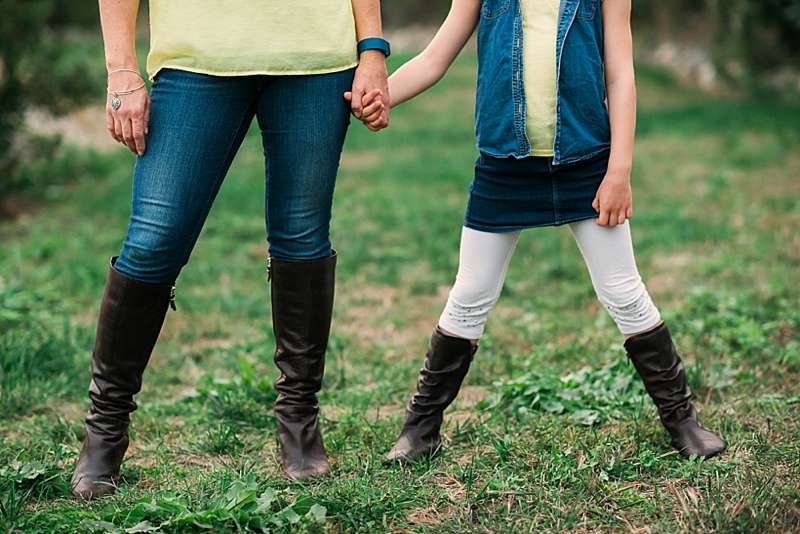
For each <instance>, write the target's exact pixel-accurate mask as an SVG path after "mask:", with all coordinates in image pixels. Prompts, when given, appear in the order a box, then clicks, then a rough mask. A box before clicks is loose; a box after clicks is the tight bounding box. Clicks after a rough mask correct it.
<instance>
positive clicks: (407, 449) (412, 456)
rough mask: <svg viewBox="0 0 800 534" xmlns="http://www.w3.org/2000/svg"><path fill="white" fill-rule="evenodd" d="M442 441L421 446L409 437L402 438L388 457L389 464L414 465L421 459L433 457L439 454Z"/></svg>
mask: <svg viewBox="0 0 800 534" xmlns="http://www.w3.org/2000/svg"><path fill="white" fill-rule="evenodd" d="M440 448H441V440H436V441H435V442H434V443H431V444H419V443H414V441H413V440H412V439H411V438H409V437H408V436H400V438H399V439H398V440H397V443H395V444H394V447H392V450H390V451H389V453H388V454H387V455H386V462H387V463H413V462H416V461H417V460H420V459H421V458H425V457H431V456H433V455H435V454H436V453H437V452H439V449H440Z"/></svg>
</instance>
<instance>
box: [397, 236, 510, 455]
mask: <svg viewBox="0 0 800 534" xmlns="http://www.w3.org/2000/svg"><path fill="white" fill-rule="evenodd" d="M519 235H520V233H519V232H511V233H502V234H498V233H489V232H479V231H477V230H472V229H470V228H464V229H463V230H462V233H461V252H460V256H459V265H458V275H457V276H456V283H455V285H454V286H453V289H452V290H451V291H450V296H449V298H448V300H447V305H446V306H445V309H444V311H443V312H442V315H441V317H440V318H439V326H438V327H437V328H436V329H435V330H434V332H433V335H432V336H431V341H430V345H429V346H428V352H427V354H426V356H425V364H424V366H423V368H422V370H421V371H420V375H419V379H418V381H417V392H416V394H415V395H414V396H413V397H412V399H411V401H410V402H409V403H408V406H407V407H406V421H405V424H404V425H403V430H402V431H401V433H400V437H399V438H398V439H397V443H395V445H394V447H392V450H391V451H389V454H388V456H387V458H388V459H389V460H390V461H400V462H408V461H414V460H417V459H419V458H421V457H424V456H428V455H431V454H433V453H435V452H436V451H437V450H438V449H439V447H440V445H441V436H440V433H439V429H440V427H441V425H442V419H443V414H444V411H445V409H447V407H448V406H449V405H450V404H451V403H452V402H453V400H455V398H456V395H458V391H459V389H460V388H461V383H462V382H463V381H464V377H465V376H466V375H467V372H468V371H469V366H470V363H472V358H473V356H474V355H475V351H476V350H477V340H478V339H480V337H481V335H483V330H484V328H485V326H486V320H487V319H488V317H489V312H490V311H491V309H492V308H493V307H494V305H495V303H496V302H497V298H498V297H499V296H500V291H501V290H502V288H503V282H504V280H505V277H506V271H507V270H508V264H509V262H510V261H511V256H512V255H513V254H514V249H515V247H516V245H517V241H518V240H519Z"/></svg>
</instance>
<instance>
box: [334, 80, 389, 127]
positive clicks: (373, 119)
mask: <svg viewBox="0 0 800 534" xmlns="http://www.w3.org/2000/svg"><path fill="white" fill-rule="evenodd" d="M344 99H345V100H347V101H348V102H352V100H353V93H352V92H350V91H347V92H346V93H345V94H344ZM383 100H384V97H383V94H382V93H381V91H380V89H373V90H372V91H370V92H369V93H367V94H366V95H364V97H363V98H362V99H361V109H360V111H359V113H353V115H355V116H356V118H357V119H359V120H360V121H361V122H363V123H364V125H365V126H366V127H367V128H369V129H370V130H372V131H373V132H377V131H379V130H382V129H384V128H386V127H387V126H388V125H389V116H388V113H387V112H386V104H384V102H383Z"/></svg>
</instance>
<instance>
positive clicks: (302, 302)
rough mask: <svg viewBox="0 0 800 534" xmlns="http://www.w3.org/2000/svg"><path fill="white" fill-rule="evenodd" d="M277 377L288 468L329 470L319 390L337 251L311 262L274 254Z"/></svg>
mask: <svg viewBox="0 0 800 534" xmlns="http://www.w3.org/2000/svg"><path fill="white" fill-rule="evenodd" d="M269 272H270V278H271V279H272V324H273V330H274V332H275V343H276V350H275V365H277V367H278V369H280V371H281V376H280V378H278V380H277V382H275V389H277V390H278V399H277V400H276V401H275V417H276V418H277V420H278V438H279V440H280V444H281V457H282V461H283V467H284V471H285V472H286V474H287V475H288V476H289V477H290V478H293V479H295V480H303V479H306V478H309V477H313V476H320V475H325V474H328V473H329V472H330V466H329V465H328V458H327V455H326V453H325V447H324V445H323V443H322V433H321V432H320V429H319V423H318V420H317V415H318V413H319V405H318V404H317V393H318V392H319V390H320V388H321V387H322V376H323V374H324V372H325V351H326V350H327V347H328V336H329V334H330V327H331V315H332V313H333V293H334V285H335V278H336V252H334V253H333V254H332V255H331V256H330V257H328V258H324V259H321V260H317V261H310V262H288V261H281V260H277V259H274V258H272V259H271V260H270V268H269Z"/></svg>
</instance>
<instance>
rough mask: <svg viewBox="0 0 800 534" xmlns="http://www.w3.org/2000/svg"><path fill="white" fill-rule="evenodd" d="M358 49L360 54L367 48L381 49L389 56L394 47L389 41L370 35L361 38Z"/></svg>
mask: <svg viewBox="0 0 800 534" xmlns="http://www.w3.org/2000/svg"><path fill="white" fill-rule="evenodd" d="M357 49H358V55H359V56H360V55H361V54H362V53H363V52H365V51H367V50H380V51H381V52H383V55H384V56H386V57H389V56H390V55H391V53H392V49H391V47H389V41H387V40H386V39H381V38H380V37H368V38H366V39H362V40H360V41H359V42H358V47H357Z"/></svg>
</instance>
